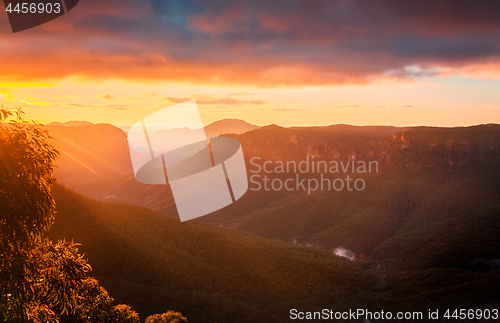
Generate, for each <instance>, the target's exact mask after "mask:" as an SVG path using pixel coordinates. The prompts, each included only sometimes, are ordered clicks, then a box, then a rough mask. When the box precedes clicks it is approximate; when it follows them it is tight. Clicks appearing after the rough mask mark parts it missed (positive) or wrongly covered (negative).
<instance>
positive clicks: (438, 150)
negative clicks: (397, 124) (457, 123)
mask: <svg viewBox="0 0 500 323" xmlns="http://www.w3.org/2000/svg"><path fill="white" fill-rule="evenodd" d="M498 161H500V125H498V124H488V125H478V126H472V127H456V128H437V127H415V128H409V129H408V130H406V131H401V132H396V133H395V134H394V135H393V136H392V142H391V145H390V147H389V149H388V151H387V163H388V164H389V165H390V166H392V167H398V168H408V169H413V170H419V169H422V168H428V167H435V168H443V167H452V166H458V165H467V164H473V163H478V162H498Z"/></svg>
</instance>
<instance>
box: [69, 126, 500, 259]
mask: <svg viewBox="0 0 500 323" xmlns="http://www.w3.org/2000/svg"><path fill="white" fill-rule="evenodd" d="M181 130H182V129H179V131H181ZM499 130H500V126H499V125H481V126H475V127H459V128H430V127H415V128H409V129H400V128H394V127H377V126H374V127H355V126H348V125H334V126H329V127H307V128H283V127H279V126H276V125H271V126H266V127H262V128H260V129H256V130H254V131H250V132H247V133H244V134H241V135H236V134H231V135H230V136H232V137H235V138H237V139H238V140H239V141H240V142H241V144H242V147H243V152H244V155H245V159H246V160H247V171H249V176H251V175H253V173H250V171H251V170H255V167H254V166H253V165H251V164H250V162H249V161H250V159H251V158H252V157H260V158H261V161H262V162H263V161H266V160H271V161H277V160H281V161H287V160H294V161H303V160H305V159H306V156H309V157H310V158H312V157H315V159H316V160H343V161H348V160H349V159H350V158H354V159H356V160H376V161H378V162H379V163H380V174H370V175H369V176H365V179H366V183H367V184H366V185H367V189H366V190H364V191H361V192H348V191H341V192H336V191H331V192H324V193H317V194H313V195H311V196H308V195H307V193H305V192H304V191H298V192H297V191H293V192H288V191H285V190H281V191H273V190H271V191H265V190H260V191H252V190H249V191H248V192H247V193H246V194H245V195H244V196H243V197H242V198H241V199H240V200H238V201H237V203H234V204H232V205H230V206H228V207H226V208H224V209H222V210H219V211H217V212H214V213H212V214H209V215H206V216H204V217H202V218H200V219H198V220H197V221H200V222H204V223H208V224H211V225H214V226H220V225H222V226H229V227H235V228H238V229H241V230H244V231H249V232H251V233H253V234H256V235H260V236H263V237H266V238H273V239H279V240H284V241H287V242H293V241H295V242H298V243H304V244H312V245H315V246H317V247H319V248H324V249H327V250H330V251H332V250H333V249H335V248H337V247H340V246H342V247H345V248H348V249H350V250H351V251H353V252H355V253H356V255H357V256H358V257H361V256H363V257H367V258H373V259H379V260H387V261H394V262H396V263H397V265H398V266H399V265H403V266H406V267H407V268H431V267H436V266H437V267H439V266H454V267H464V268H465V267H467V266H469V265H470V264H471V263H473V262H474V261H476V260H478V259H486V260H488V259H495V258H498V257H497V256H496V254H495V252H494V250H493V249H491V248H489V247H488V246H495V245H497V244H488V243H489V242H488V241H497V240H495V239H496V238H495V235H496V234H497V233H499V232H497V231H495V228H497V227H500V225H499V224H500V223H497V222H495V221H497V217H496V216H495V214H498V213H499V208H498V205H499V202H498V198H497V196H500V189H499V187H498V185H495V183H496V181H498V182H500V177H499V175H498V173H497V172H496V171H495V170H496V168H497V166H498V164H499V162H498V161H499V160H500V159H499V158H498V157H499V156H500V155H499V151H500V149H499V147H500V146H499V144H500V137H499V135H498V134H499ZM110 158H111V157H110ZM280 176H282V177H283V178H285V177H286V176H288V175H287V174H284V175H280ZM277 177H279V176H277ZM462 185H463V187H462ZM72 187H73V188H74V189H75V190H77V191H78V192H81V193H83V194H85V195H87V196H89V197H92V198H95V199H98V200H102V201H108V202H118V203H130V204H136V205H142V206H146V207H148V208H150V209H153V210H157V211H159V212H161V213H163V214H166V215H169V216H171V217H174V218H176V217H177V210H176V207H175V203H174V200H173V196H172V193H171V191H170V187H169V186H168V185H146V184H141V183H138V182H137V181H136V180H135V178H134V176H133V175H132V174H131V173H130V172H129V173H123V174H122V175H121V176H116V177H113V178H110V177H108V178H96V180H95V181H86V182H80V183H73V184H72ZM436 195H437V196H441V198H439V199H438V200H435V199H436V197H435V196H436ZM469 197H474V198H469ZM485 205H489V206H488V207H486V206H485ZM472 210H474V211H472ZM471 212H474V213H471ZM427 216H430V217H431V218H432V217H436V218H439V219H441V220H440V222H439V225H436V226H435V227H434V229H432V230H431V229H430V228H429V227H427V225H428V224H429V223H432V221H431V220H429V219H428V218H427ZM478 217H479V218H481V219H483V221H481V222H480V223H476V220H473V219H477V218H478ZM419 219H420V220H419ZM458 219H461V220H460V222H459V223H460V225H457V224H456V223H455V224H454V221H458ZM429 221H431V222H429ZM448 227H450V228H453V230H451V229H448ZM470 227H481V228H482V230H484V232H485V234H483V235H482V238H475V234H472V233H471V232H472V231H470V230H469V228H470ZM420 230H423V231H422V232H420ZM447 231H448V232H450V233H449V234H446V233H445V232H447ZM452 232H454V233H452ZM403 233H404V234H403ZM454 236H459V237H461V239H460V240H459V242H457V241H455V240H454ZM498 236H500V234H499V235H498ZM439 237H442V241H441V240H439ZM425 239H427V240H431V241H434V242H435V243H438V242H439V244H436V245H433V247H432V248H429V249H426V248H425V247H424V246H425V245H426V244H429V245H432V244H430V243H429V242H426V241H427V240H425ZM410 241H411V242H410ZM452 241H453V242H452ZM434 242H433V243H434ZM498 243H500V241H498ZM438 246H439V247H438ZM415 248H420V249H419V250H420V251H419V252H418V253H417V254H415V251H414V250H415ZM398 250H399V251H398ZM410 250H413V251H410ZM424 250H425V251H424ZM459 250H461V251H459ZM403 251H404V252H403ZM434 251H436V252H434ZM408 255H412V256H411V257H410V258H407V257H408ZM457 255H458V256H457Z"/></svg>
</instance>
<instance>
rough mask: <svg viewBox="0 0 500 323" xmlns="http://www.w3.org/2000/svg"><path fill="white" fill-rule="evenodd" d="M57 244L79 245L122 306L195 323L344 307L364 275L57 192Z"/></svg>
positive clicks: (273, 245)
mask: <svg viewBox="0 0 500 323" xmlns="http://www.w3.org/2000/svg"><path fill="white" fill-rule="evenodd" d="M53 193H54V196H55V199H56V203H57V212H58V213H57V217H56V222H55V224H54V225H53V227H52V229H51V230H50V234H49V236H50V237H51V238H54V239H56V238H66V239H74V240H75V241H78V242H81V243H82V244H83V246H82V247H81V250H82V251H83V252H85V254H86V256H87V257H88V258H89V259H90V263H91V265H92V266H93V273H92V275H94V276H95V277H97V278H98V279H99V280H100V281H101V282H102V284H103V285H104V286H105V287H106V289H107V290H108V291H109V292H110V293H111V294H112V295H113V296H114V297H115V298H116V300H117V301H118V302H125V303H127V304H130V305H131V306H132V307H133V308H134V309H136V310H137V311H139V312H140V313H141V315H142V316H143V318H144V317H145V315H149V314H153V313H158V312H162V311H166V310H168V309H174V310H177V311H181V312H182V313H183V314H185V315H187V316H188V317H189V318H190V321H192V322H215V321H217V322H273V321H274V322H279V321H282V318H283V317H286V316H287V313H288V311H289V309H290V307H299V308H311V309H314V308H317V309H319V308H322V307H324V306H327V307H328V306H331V307H334V308H345V307H346V306H348V304H347V303H346V301H347V300H349V299H350V297H351V296H352V295H354V294H355V293H356V292H357V291H358V290H359V289H361V288H364V287H365V286H367V284H368V281H367V275H366V273H364V272H363V271H362V270H361V269H360V268H357V267H355V266H354V265H352V264H351V263H349V262H348V261H347V260H344V259H340V258H339V257H335V256H333V255H331V254H327V253H324V252H321V251H317V250H312V249H309V248H305V247H300V246H293V245H290V244H285V243H283V242H278V241H269V240H265V239H262V238H258V237H254V236H251V235H248V234H244V233H242V232H238V231H235V230H228V229H221V228H215V227H211V226H207V225H203V224H199V223H180V222H178V221H176V220H172V219H170V218H168V217H166V216H164V215H161V214H159V213H156V212H153V211H150V210H148V209H145V208H142V207H137V206H130V205H119V204H104V203H101V202H96V201H92V200H89V199H86V198H84V197H82V196H80V195H78V194H76V193H74V192H72V191H69V190H68V189H66V188H64V187H62V186H60V185H56V186H55V187H54V192H53Z"/></svg>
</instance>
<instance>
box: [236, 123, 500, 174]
mask: <svg viewBox="0 0 500 323" xmlns="http://www.w3.org/2000/svg"><path fill="white" fill-rule="evenodd" d="M234 137H235V138H237V139H238V140H240V142H241V144H242V146H243V151H244V154H245V157H246V158H247V159H250V158H252V157H255V156H257V157H260V158H261V159H262V160H283V161H284V160H305V159H306V157H307V156H309V157H310V158H311V159H312V158H313V157H314V159H315V160H365V161H368V160H376V161H378V162H380V163H381V165H387V166H389V167H390V168H393V169H394V168H395V169H410V170H420V169H422V168H429V167H431V168H447V167H453V166H458V165H466V164H471V163H475V162H495V161H500V125H496V124H489V125H479V126H472V127H458V128H437V127H414V128H409V129H405V130H401V129H398V128H395V127H354V126H347V125H335V126H329V127H309V128H282V127H279V126H275V125H272V126H267V127H263V128H261V129H259V130H257V131H251V132H249V133H246V134H243V135H241V136H236V135H234Z"/></svg>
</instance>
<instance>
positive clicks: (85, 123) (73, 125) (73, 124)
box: [47, 120, 93, 127]
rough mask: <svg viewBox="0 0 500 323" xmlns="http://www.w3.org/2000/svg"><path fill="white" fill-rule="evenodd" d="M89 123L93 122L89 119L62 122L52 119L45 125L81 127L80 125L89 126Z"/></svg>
mask: <svg viewBox="0 0 500 323" xmlns="http://www.w3.org/2000/svg"><path fill="white" fill-rule="evenodd" d="M91 125H93V123H92V122H89V121H75V120H71V121H66V122H64V123H62V122H58V121H54V122H51V123H49V124H47V126H63V127H81V126H91Z"/></svg>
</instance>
